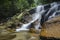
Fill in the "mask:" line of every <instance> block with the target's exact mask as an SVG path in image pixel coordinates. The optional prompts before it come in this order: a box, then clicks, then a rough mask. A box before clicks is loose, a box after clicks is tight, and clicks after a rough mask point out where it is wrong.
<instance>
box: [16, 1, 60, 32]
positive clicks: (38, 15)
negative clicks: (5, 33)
mask: <svg viewBox="0 0 60 40" xmlns="http://www.w3.org/2000/svg"><path fill="white" fill-rule="evenodd" d="M45 6H46V8H45V9H47V8H49V10H48V11H47V12H46V10H45V9H44V7H45ZM50 6H51V7H49V6H48V5H39V6H37V7H36V9H35V13H33V14H32V20H31V21H30V22H29V23H26V24H23V25H22V26H21V28H18V29H16V32H19V31H22V30H26V31H27V30H29V29H28V27H29V26H30V25H31V24H32V23H34V22H36V21H37V22H36V23H35V25H34V27H35V29H36V30H39V27H41V25H40V24H41V22H40V21H41V19H42V20H43V19H44V20H46V19H47V20H48V19H51V18H52V17H55V16H56V15H58V14H60V11H58V9H60V5H59V4H57V3H56V2H54V3H51V4H50ZM45 12H46V13H45ZM42 15H43V17H42Z"/></svg>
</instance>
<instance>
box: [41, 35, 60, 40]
mask: <svg viewBox="0 0 60 40" xmlns="http://www.w3.org/2000/svg"><path fill="white" fill-rule="evenodd" d="M40 39H41V40H60V38H54V37H49V38H48V37H42V36H40Z"/></svg>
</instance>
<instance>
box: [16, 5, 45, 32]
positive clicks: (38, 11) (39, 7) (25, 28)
mask: <svg viewBox="0 0 60 40" xmlns="http://www.w3.org/2000/svg"><path fill="white" fill-rule="evenodd" d="M41 10H43V6H42V5H41V6H37V8H36V12H35V13H34V14H32V20H31V21H30V22H29V23H27V24H23V25H22V26H21V28H18V29H16V32H19V31H22V30H29V29H27V27H29V26H30V25H31V23H33V22H35V21H36V20H38V24H37V23H36V25H35V29H36V30H38V28H39V27H40V19H41V14H42V13H43V12H44V10H43V11H41ZM40 11H41V12H40Z"/></svg>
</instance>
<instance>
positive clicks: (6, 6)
mask: <svg viewBox="0 0 60 40" xmlns="http://www.w3.org/2000/svg"><path fill="white" fill-rule="evenodd" d="M53 1H57V0H0V21H1V20H8V19H10V17H12V16H14V15H16V14H17V13H21V12H23V11H24V10H26V9H31V8H33V7H36V6H37V5H40V4H46V3H51V2H53Z"/></svg>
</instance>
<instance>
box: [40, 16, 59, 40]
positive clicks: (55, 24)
mask: <svg viewBox="0 0 60 40" xmlns="http://www.w3.org/2000/svg"><path fill="white" fill-rule="evenodd" d="M41 38H42V39H43V38H46V40H47V39H49V38H50V39H51V38H52V39H51V40H53V39H59V38H60V16H56V17H55V18H52V19H50V20H48V21H46V22H45V23H44V24H43V25H42V31H41Z"/></svg>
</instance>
